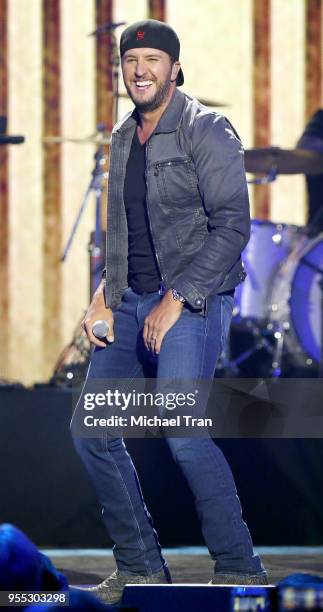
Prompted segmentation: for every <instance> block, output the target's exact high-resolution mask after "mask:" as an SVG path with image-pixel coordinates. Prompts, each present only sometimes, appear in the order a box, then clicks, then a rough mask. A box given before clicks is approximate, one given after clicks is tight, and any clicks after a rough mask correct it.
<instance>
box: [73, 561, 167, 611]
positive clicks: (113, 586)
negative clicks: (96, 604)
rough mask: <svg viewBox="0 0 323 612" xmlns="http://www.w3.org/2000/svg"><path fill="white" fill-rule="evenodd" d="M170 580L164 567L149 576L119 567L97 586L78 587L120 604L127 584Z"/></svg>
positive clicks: (163, 582)
mask: <svg viewBox="0 0 323 612" xmlns="http://www.w3.org/2000/svg"><path fill="white" fill-rule="evenodd" d="M168 582H170V581H169V580H167V577H166V574H165V571H164V570H163V569H162V570H160V571H159V572H154V573H153V574H150V575H149V576H143V575H141V574H130V573H128V572H122V571H119V570H118V569H117V570H115V572H113V574H111V576H108V578H106V579H105V580H103V582H101V583H100V584H98V585H97V586H94V587H77V588H78V589H80V590H82V591H87V592H88V593H92V595H96V596H97V597H98V598H99V599H101V601H103V602H104V603H108V604H118V603H120V600H121V597H122V592H123V588H124V586H125V585H126V584H167V583H168Z"/></svg>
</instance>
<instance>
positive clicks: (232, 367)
mask: <svg viewBox="0 0 323 612" xmlns="http://www.w3.org/2000/svg"><path fill="white" fill-rule="evenodd" d="M248 323H249V324H247V326H246V331H248V332H250V333H251V334H252V336H253V344H252V346H251V348H250V349H247V350H246V351H243V352H242V353H240V354H239V355H238V356H237V357H236V358H235V359H231V358H230V355H229V356H228V357H227V354H226V353H224V355H223V356H222V367H223V369H224V370H225V371H226V372H227V374H228V375H232V376H238V375H239V374H240V370H239V366H240V364H242V363H243V362H244V361H246V360H247V359H249V357H251V356H252V355H254V354H255V353H256V352H257V351H261V350H262V349H266V350H267V351H268V353H269V354H272V353H273V352H274V349H273V346H272V345H271V344H270V342H269V341H268V340H267V338H266V337H264V335H263V334H262V328H261V327H260V326H259V325H257V324H256V323H254V322H253V321H249V322H248ZM277 358H278V356H277V357H276V355H275V356H274V358H273V367H274V363H275V362H276V360H277Z"/></svg>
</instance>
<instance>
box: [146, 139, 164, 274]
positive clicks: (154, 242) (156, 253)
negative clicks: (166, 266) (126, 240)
mask: <svg viewBox="0 0 323 612" xmlns="http://www.w3.org/2000/svg"><path fill="white" fill-rule="evenodd" d="M148 157H149V140H148V141H147V142H146V164H145V179H146V185H147V174H148V171H147V168H148ZM146 205H147V217H148V221H149V229H150V233H151V235H152V239H153V244H154V249H155V255H156V259H157V264H158V268H159V273H160V276H161V279H162V282H163V283H164V284H165V280H164V277H163V273H162V269H161V265H160V260H159V255H158V251H157V246H156V239H155V236H154V232H153V228H152V225H151V220H150V215H149V204H148V197H146Z"/></svg>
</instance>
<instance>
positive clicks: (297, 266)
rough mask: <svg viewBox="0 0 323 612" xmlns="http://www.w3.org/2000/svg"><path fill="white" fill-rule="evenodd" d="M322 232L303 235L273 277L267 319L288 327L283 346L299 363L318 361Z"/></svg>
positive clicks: (322, 262) (319, 349)
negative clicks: (309, 235)
mask: <svg viewBox="0 0 323 612" xmlns="http://www.w3.org/2000/svg"><path fill="white" fill-rule="evenodd" d="M322 280H323V233H322V234H319V235H318V236H317V237H316V238H312V239H310V238H307V237H303V238H302V240H301V241H300V243H299V245H298V246H297V247H296V248H295V249H294V251H293V252H292V253H291V254H290V255H289V257H288V258H287V260H286V262H284V263H283V264H282V265H281V267H280V270H279V273H278V275H277V277H276V279H275V281H274V285H273V291H272V295H271V314H270V320H271V321H272V322H273V323H274V325H277V326H278V327H280V328H282V329H287V330H288V332H287V333H286V336H285V341H286V347H287V349H288V350H289V351H290V352H291V353H292V356H293V357H295V358H296V361H297V362H298V363H303V364H304V363H307V364H311V362H312V361H314V362H316V363H319V361H320V353H321V335H322V334H321V317H322V313H321V308H322V304H321V296H322V292H321V288H320V285H319V283H320V281H322Z"/></svg>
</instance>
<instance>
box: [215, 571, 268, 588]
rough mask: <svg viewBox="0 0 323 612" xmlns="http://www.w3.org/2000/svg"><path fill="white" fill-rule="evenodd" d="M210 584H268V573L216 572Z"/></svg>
mask: <svg viewBox="0 0 323 612" xmlns="http://www.w3.org/2000/svg"><path fill="white" fill-rule="evenodd" d="M209 584H215V585H221V584H240V585H241V586H244V585H248V584H249V585H252V584H254V585H261V584H268V579H267V574H265V573H264V574H214V576H213V578H212V580H211V581H210V582H209Z"/></svg>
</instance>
